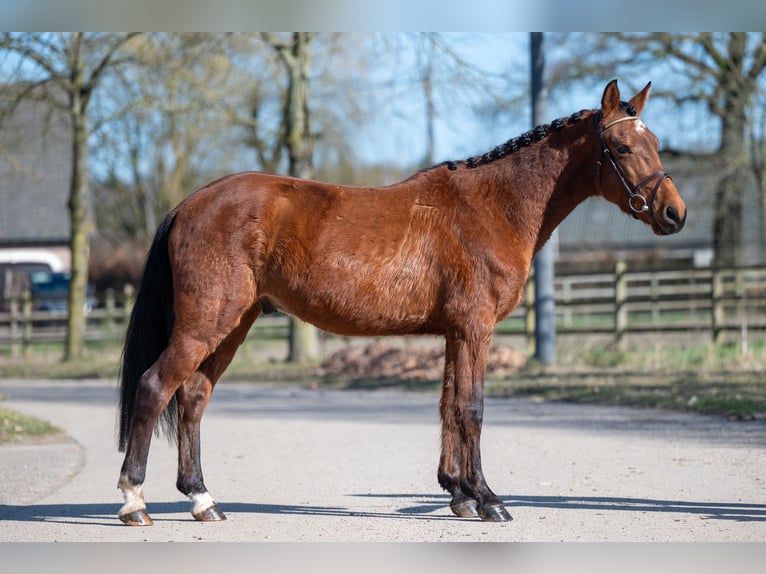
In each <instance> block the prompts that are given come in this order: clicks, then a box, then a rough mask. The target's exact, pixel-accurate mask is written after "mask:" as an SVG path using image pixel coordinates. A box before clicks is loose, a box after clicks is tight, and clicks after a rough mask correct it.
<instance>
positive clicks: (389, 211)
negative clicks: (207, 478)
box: [118, 80, 686, 526]
mask: <svg viewBox="0 0 766 574" xmlns="http://www.w3.org/2000/svg"><path fill="white" fill-rule="evenodd" d="M650 87H651V83H649V84H647V85H646V87H645V88H644V89H643V90H641V91H640V92H638V93H637V94H636V95H634V96H633V97H632V98H631V99H630V100H629V101H627V102H625V101H622V100H621V99H620V91H619V88H618V85H617V81H616V80H613V81H612V82H610V83H609V84H608V85H607V86H606V88H605V89H604V92H603V95H602V98H601V107H600V109H594V110H582V111H580V112H576V113H574V114H572V115H571V116H570V117H568V118H564V119H558V120H555V121H553V122H552V123H551V124H549V125H547V126H539V127H537V128H535V129H534V130H531V131H529V132H527V133H525V134H523V135H521V136H520V137H517V138H513V139H511V140H509V141H508V142H506V143H505V144H503V145H501V146H498V147H496V148H495V149H493V150H491V151H489V152H488V153H486V154H484V155H482V156H477V157H472V158H469V159H467V160H465V161H457V162H452V161H449V162H444V163H442V164H440V165H437V166H434V167H432V168H430V169H426V170H423V171H420V172H419V173H416V174H415V175H413V176H411V177H409V178H408V179H405V180H404V181H401V182H400V183H396V184H394V185H390V186H386V187H380V188H361V187H348V186H342V185H331V184H328V183H320V182H316V181H308V180H301V179H296V178H290V177H280V176H276V175H269V174H264V173H255V172H250V173H241V174H236V175H230V176H228V177H224V178H222V179H219V180H217V181H215V182H213V183H211V184H209V185H207V186H205V187H203V188H202V189H200V190H198V191H197V192H195V193H193V194H192V195H190V196H189V197H187V198H186V199H185V200H184V201H183V202H181V203H180V204H179V205H178V206H177V207H176V208H175V209H174V210H173V211H172V212H171V213H170V214H169V215H168V216H167V218H166V219H165V220H164V221H163V223H162V224H161V225H160V226H159V229H158V230H157V233H156V235H155V237H154V240H153V243H152V246H151V248H150V250H149V253H148V256H147V261H146V267H145V271H144V274H143V278H142V280H141V284H140V288H139V292H138V295H137V298H136V302H135V306H134V308H133V311H132V314H131V317H130V322H129V325H128V330H127V334H126V338H125V343H124V349H123V358H122V370H121V376H120V378H121V383H120V419H119V448H120V450H121V451H123V450H124V451H125V458H124V462H123V465H122V469H121V474H120V478H119V484H118V487H119V489H121V490H122V492H123V495H124V499H125V503H124V505H123V506H122V508H121V509H120V510H119V513H118V516H119V518H120V520H121V521H122V522H124V523H125V524H129V525H136V526H138V525H150V524H152V519H151V518H150V516H149V514H148V513H147V511H146V504H145V502H144V496H143V491H142V485H143V482H144V479H145V475H146V464H147V457H148V453H149V445H150V441H151V438H152V433H153V431H154V430H155V428H156V429H157V430H158V432H159V431H160V430H164V431H165V432H166V433H168V435H169V436H170V437H171V438H174V439H175V440H177V443H178V479H177V483H176V486H177V488H178V490H180V491H181V492H182V493H183V494H184V495H186V496H188V497H189V498H190V499H191V501H192V515H193V516H194V518H196V519H197V520H200V521H216V520H223V519H225V515H224V513H223V512H222V511H221V509H220V508H219V506H218V504H217V503H216V501H215V500H214V499H213V497H212V496H211V495H210V494H209V493H208V490H207V488H206V487H205V484H204V481H203V477H202V468H201V464H200V419H201V417H202V414H203V412H204V410H205V407H206V405H207V404H208V401H209V400H210V397H211V394H212V392H213V387H214V386H215V384H216V382H217V381H218V379H219V378H220V376H221V375H222V373H223V372H224V370H225V369H226V367H227V366H228V365H229V362H230V361H231V360H232V357H233V356H234V354H235V351H236V349H237V348H238V347H239V345H240V344H241V343H242V342H243V340H244V339H245V336H246V335H247V333H248V330H249V329H250V327H251V325H252V324H253V322H254V321H255V320H256V318H257V317H258V316H259V315H260V314H261V313H262V312H266V311H268V310H271V309H274V308H276V309H281V310H283V311H284V312H286V313H289V314H291V315H294V316H296V317H300V318H301V319H303V320H305V321H308V322H310V323H313V324H314V325H316V326H317V327H319V328H320V329H323V330H325V331H328V332H331V333H337V334H339V335H346V336H349V335H360V336H382V335H419V334H430V335H442V336H444V338H445V342H446V355H445V365H444V380H443V388H442V394H441V399H440V402H439V412H440V418H441V425H442V427H441V457H440V460H439V466H438V472H437V479H438V482H439V484H440V485H441V487H442V488H444V489H445V490H446V491H447V492H449V493H450V494H451V496H452V498H451V502H450V508H451V510H452V511H453V512H454V513H455V514H456V515H458V516H460V517H476V516H478V517H480V518H481V519H483V520H486V521H493V522H503V521H508V520H511V516H510V514H509V513H508V511H507V510H506V509H505V507H504V506H503V502H502V501H501V500H500V498H498V497H497V496H496V495H495V494H494V493H493V492H492V490H491V489H490V487H489V486H488V485H487V481H486V479H485V478H484V473H483V471H482V465H481V453H480V447H479V439H480V435H481V427H482V414H483V404H484V396H483V380H484V371H485V367H486V363H487V354H488V350H489V347H490V340H491V338H492V333H493V329H494V326H495V324H496V323H497V322H498V321H500V320H501V319H503V318H504V317H506V316H507V315H508V314H509V313H510V312H511V311H513V309H514V308H515V307H516V306H517V305H518V304H519V302H520V301H521V298H522V294H523V292H524V284H525V282H526V279H527V275H528V273H529V268H530V265H531V262H532V258H533V257H534V255H535V253H536V252H537V251H538V250H539V249H540V248H541V247H542V246H543V244H544V243H545V242H546V241H547V239H548V238H549V236H550V235H551V233H552V231H553V230H554V228H555V227H556V226H557V225H558V224H559V223H560V222H561V221H562V220H563V219H564V218H565V217H566V216H567V215H568V214H569V213H570V212H571V211H572V210H573V209H574V208H575V207H576V206H577V205H578V204H579V203H581V202H582V201H583V200H585V199H586V198H588V197H590V196H595V195H600V196H602V197H604V198H606V199H607V200H608V201H610V202H612V203H614V204H616V205H617V206H618V207H619V208H620V209H621V210H622V211H623V212H625V213H627V214H629V215H632V216H633V217H635V218H636V219H638V220H640V221H642V222H643V223H645V224H647V225H648V226H650V227H651V229H652V230H653V232H654V233H655V234H657V235H669V234H671V233H676V232H678V231H680V230H681V228H682V227H683V226H684V222H685V220H686V206H685V204H684V202H683V200H682V199H681V198H680V197H679V195H678V192H677V190H676V188H675V185H674V183H673V181H672V179H671V178H670V176H669V175H668V173H667V172H666V171H665V170H664V169H663V166H662V163H661V162H660V158H659V155H658V148H659V141H658V139H657V138H656V137H655V135H654V134H653V133H652V132H651V131H649V129H648V128H647V127H646V125H645V124H644V123H643V121H641V119H640V116H641V112H642V110H643V108H644V104H645V102H646V100H647V97H648V96H649V91H650Z"/></svg>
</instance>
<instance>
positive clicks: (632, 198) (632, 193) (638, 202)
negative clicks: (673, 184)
mask: <svg viewBox="0 0 766 574" xmlns="http://www.w3.org/2000/svg"><path fill="white" fill-rule="evenodd" d="M639 119H640V118H639V117H638V116H629V117H625V118H619V119H616V120H614V121H613V122H611V123H609V124H607V125H605V126H604V127H603V128H601V127H599V123H600V120H601V112H600V111H599V112H596V116H595V121H596V133H597V134H598V137H599V139H600V140H601V151H600V152H599V156H598V160H597V161H596V173H597V174H598V181H599V185H600V184H601V175H602V172H601V163H602V162H601V159H602V158H603V157H604V156H606V158H607V159H608V160H609V163H610V164H612V168H614V171H615V173H616V174H617V177H618V179H619V180H620V183H622V186H623V187H624V188H625V191H627V192H628V197H629V199H628V205H629V206H630V210H631V211H632V212H633V217H635V218H636V219H638V214H639V213H643V212H645V211H646V212H648V213H649V217H650V218H651V219H654V215H653V214H652V210H651V206H652V205H653V204H654V198H655V197H656V196H657V191H658V190H659V189H660V185H661V184H662V182H663V181H664V180H665V179H666V178H667V179H672V178H671V177H670V174H669V173H668V172H666V171H655V172H654V173H653V174H651V175H648V176H647V177H645V178H644V179H642V180H641V181H639V182H638V183H637V184H636V185H631V184H630V181H629V180H628V177H627V175H626V174H625V172H624V171H623V169H622V168H621V167H620V164H619V163H617V161H616V160H615V159H614V157H613V156H612V152H610V151H609V147H608V146H607V145H606V142H605V141H604V132H605V131H606V130H608V129H609V128H611V127H612V126H613V125H615V124H619V123H620V122H627V121H635V120H639ZM655 179H656V180H657V182H656V183H655V184H654V187H653V188H652V191H651V192H650V193H649V196H648V200H647V198H646V197H644V196H643V195H641V194H640V193H638V191H639V190H640V189H641V188H642V187H643V186H645V185H646V184H648V183H650V182H651V181H653V180H655Z"/></svg>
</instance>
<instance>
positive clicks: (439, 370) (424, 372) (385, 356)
mask: <svg viewBox="0 0 766 574" xmlns="http://www.w3.org/2000/svg"><path fill="white" fill-rule="evenodd" d="M525 363H526V358H525V357H524V355H522V354H520V353H518V352H516V351H514V350H513V349H512V348H510V347H505V346H500V345H498V346H493V347H492V348H491V349H490V352H489V360H488V362H487V373H488V374H496V375H505V374H510V373H514V372H516V371H518V370H519V369H520V368H522V367H523V366H524V364H525ZM317 374H318V375H319V376H323V377H344V378H346V377H349V378H365V379H401V380H405V381H413V380H428V381H430V380H441V378H442V376H443V374H444V350H443V349H420V348H401V347H396V346H393V345H391V344H390V343H387V342H385V341H378V342H375V343H372V344H370V345H368V346H366V347H359V346H354V347H348V348H346V349H341V350H339V351H336V352H335V353H333V354H332V355H330V356H329V357H327V359H325V360H324V361H323V362H322V364H321V365H319V367H318V368H317Z"/></svg>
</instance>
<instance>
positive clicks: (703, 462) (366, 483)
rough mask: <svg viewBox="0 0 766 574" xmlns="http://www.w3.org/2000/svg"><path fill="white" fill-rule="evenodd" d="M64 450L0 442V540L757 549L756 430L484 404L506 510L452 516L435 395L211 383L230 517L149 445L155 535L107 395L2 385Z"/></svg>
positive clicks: (64, 387)
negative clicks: (126, 505) (140, 517)
mask: <svg viewBox="0 0 766 574" xmlns="http://www.w3.org/2000/svg"><path fill="white" fill-rule="evenodd" d="M0 392H2V393H3V395H4V396H6V397H7V398H8V401H7V402H6V403H5V404H6V406H8V407H9V408H13V409H16V410H18V411H21V412H25V413H29V414H33V415H36V416H39V417H43V418H45V419H48V420H50V421H52V422H53V423H54V424H56V425H59V426H61V427H62V428H64V429H66V431H67V433H68V434H69V435H70V436H71V437H72V439H73V440H72V441H71V442H59V443H54V444H45V445H35V446H0V541H3V542H7V541H115V542H116V541H141V540H148V541H195V540H209V541H240V540H243V541H266V540H268V541H442V540H448V541H560V540H565V541H650V540H654V541H766V482H765V481H766V424H764V423H763V422H754V423H730V422H725V421H722V420H719V419H714V418H706V417H698V416H688V415H678V414H671V413H662V412H656V411H649V410H633V409H620V408H604V407H585V406H574V405H562V404H546V403H535V402H530V401H521V400H499V399H498V400H489V401H488V402H487V405H486V409H485V420H486V423H485V431H484V435H483V454H484V468H485V473H486V475H487V477H488V479H489V482H490V484H491V485H492V487H493V489H494V490H495V492H497V493H498V495H500V496H501V497H502V498H503V499H504V500H505V501H506V504H507V506H508V508H509V510H510V511H511V513H512V514H513V516H514V521H513V522H510V523H507V524H486V523H483V522H481V521H478V520H464V519H459V518H457V517H454V516H452V514H451V513H450V511H449V508H448V506H447V504H448V502H449V498H448V497H447V495H446V494H445V493H444V492H442V491H441V489H440V488H439V486H438V484H437V483H436V464H437V461H438V449H439V425H438V414H437V401H438V397H437V396H436V395H435V394H433V393H407V392H401V391H396V390H374V391H340V390H321V389H320V390H311V389H306V388H299V387H287V386H262V385H250V384H227V383H222V384H219V386H218V388H217V389H216V392H215V394H214V396H213V401H212V402H211V405H210V407H209V408H208V411H207V413H206V417H205V419H204V420H203V429H202V432H203V442H202V449H203V465H204V469H205V478H206V482H207V485H208V487H209V488H210V489H211V492H212V493H213V495H214V496H216V498H217V499H218V500H219V502H220V503H221V506H222V508H223V509H224V511H225V512H226V513H227V515H228V518H229V519H228V520H227V521H226V522H223V523H215V524H201V523H197V522H195V521H194V520H193V519H192V518H191V515H190V514H189V510H190V506H189V503H188V502H187V501H186V500H185V499H184V497H183V496H182V495H181V494H180V493H178V492H177V491H176V490H175V486H174V485H175V460H176V455H175V452H174V450H173V449H171V448H170V447H169V445H168V444H167V442H166V441H165V440H164V439H160V440H155V441H154V442H153V444H152V451H151V454H150V461H149V470H148V476H147V482H146V485H145V492H146V496H147V502H148V510H149V512H150V514H151V515H152V517H153V518H154V521H155V524H154V526H153V527H150V528H129V527H126V526H122V524H121V523H120V522H119V521H118V520H117V518H116V513H117V510H118V509H119V507H120V505H121V502H122V498H121V494H120V492H119V491H118V490H117V489H116V482H117V475H118V472H119V467H120V464H121V455H120V454H119V453H117V452H116V449H115V439H114V436H115V433H114V424H115V407H114V405H115V390H114V387H113V385H112V383H109V382H107V381H56V382H54V381H15V380H5V381H0Z"/></svg>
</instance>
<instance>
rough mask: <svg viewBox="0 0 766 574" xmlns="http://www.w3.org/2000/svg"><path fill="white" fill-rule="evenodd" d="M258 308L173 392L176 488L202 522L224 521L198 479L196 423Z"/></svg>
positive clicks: (245, 334) (198, 445)
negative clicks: (175, 433) (176, 437)
mask: <svg viewBox="0 0 766 574" xmlns="http://www.w3.org/2000/svg"><path fill="white" fill-rule="evenodd" d="M258 313H259V308H258V307H257V306H256V307H253V308H252V309H251V310H250V311H248V312H247V313H246V314H245V315H244V316H243V317H242V320H241V321H240V323H239V325H238V326H237V327H236V328H235V329H234V330H233V331H232V332H231V334H229V336H228V337H226V338H225V339H224V340H223V342H221V344H220V345H219V346H218V348H217V349H216V350H215V351H214V352H213V354H211V355H210V356H209V357H208V358H207V359H206V360H205V361H204V362H203V363H202V365H200V367H199V369H198V370H197V372H196V373H194V375H193V376H192V377H191V378H190V379H189V380H187V381H186V382H185V383H184V384H183V385H181V387H180V388H179V389H178V391H177V392H176V398H177V400H178V479H177V481H176V487H177V488H178V490H179V491H181V492H182V493H183V494H185V495H186V496H188V497H189V498H190V499H191V501H192V504H193V506H192V516H194V518H196V519H197V520H199V521H202V522H213V521H219V520H226V515H224V513H223V511H222V510H221V509H220V508H219V507H218V504H217V503H216V501H215V499H214V498H213V497H212V496H211V495H210V493H209V492H208V490H207V488H206V487H205V483H204V480H203V477H202V464H201V453H200V422H201V419H202V414H203V412H204V410H205V407H206V406H207V404H208V402H209V401H210V396H211V394H212V392H213V387H214V386H215V384H216V382H217V381H218V379H219V378H220V377H221V375H222V374H223V372H224V371H225V370H226V367H228V366H229V363H231V360H232V358H233V357H234V354H235V353H236V351H237V349H238V348H239V346H240V345H241V344H242V342H243V341H244V340H245V337H246V336H247V332H248V331H249V330H250V326H251V325H252V324H253V321H255V319H256V318H257V316H258Z"/></svg>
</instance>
